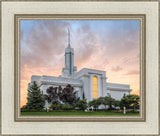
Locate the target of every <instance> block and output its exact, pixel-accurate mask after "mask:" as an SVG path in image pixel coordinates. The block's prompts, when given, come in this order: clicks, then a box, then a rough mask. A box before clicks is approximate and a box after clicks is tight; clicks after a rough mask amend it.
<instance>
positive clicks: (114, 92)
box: [28, 34, 131, 101]
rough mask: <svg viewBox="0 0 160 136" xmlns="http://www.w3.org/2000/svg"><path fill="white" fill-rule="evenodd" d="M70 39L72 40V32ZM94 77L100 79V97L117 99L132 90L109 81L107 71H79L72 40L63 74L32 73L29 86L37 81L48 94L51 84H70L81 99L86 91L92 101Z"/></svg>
mask: <svg viewBox="0 0 160 136" xmlns="http://www.w3.org/2000/svg"><path fill="white" fill-rule="evenodd" d="M68 41H70V34H69V40H68ZM92 77H96V78H97V79H98V83H97V84H98V85H97V86H98V87H97V88H98V90H97V91H98V97H101V96H103V97H104V96H111V97H112V98H115V99H116V100H120V99H121V98H122V97H123V96H124V95H128V94H130V92H131V89H130V86H129V85H125V84H116V83H108V82H107V77H106V72H105V71H100V70H95V69H87V68H83V69H81V70H80V71H79V72H77V67H76V66H74V49H73V48H71V46H70V42H69V43H68V47H67V48H66V49H65V67H64V68H63V69H62V75H60V76H59V77H53V76H44V75H43V76H37V75H32V77H31V83H29V84H28V87H29V86H30V85H32V83H33V82H34V81H36V83H37V84H38V85H39V86H40V89H41V91H42V92H43V94H46V89H47V88H49V87H50V86H53V87H58V86H60V85H61V86H62V88H63V87H65V86H66V85H67V84H70V85H71V86H73V87H74V91H77V95H78V97H80V99H82V98H83V93H84V96H85V98H86V99H87V101H91V100H93V85H92Z"/></svg>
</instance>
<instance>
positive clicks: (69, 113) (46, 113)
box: [21, 111, 139, 116]
mask: <svg viewBox="0 0 160 136" xmlns="http://www.w3.org/2000/svg"><path fill="white" fill-rule="evenodd" d="M21 115H22V116H37V115H38V116H139V112H134V113H133V112H128V113H127V114H125V115H124V114H123V112H115V111H106V112H105V111H99V112H96V111H94V112H91V111H90V112H83V111H76V112H72V111H71V112H21Z"/></svg>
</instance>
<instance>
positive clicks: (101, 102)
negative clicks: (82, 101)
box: [98, 97, 108, 110]
mask: <svg viewBox="0 0 160 136" xmlns="http://www.w3.org/2000/svg"><path fill="white" fill-rule="evenodd" d="M98 100H99V103H100V104H102V105H104V107H105V110H107V109H106V106H107V104H108V101H107V100H106V97H99V98H98Z"/></svg>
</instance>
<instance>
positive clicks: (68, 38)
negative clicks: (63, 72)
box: [68, 27, 70, 47]
mask: <svg viewBox="0 0 160 136" xmlns="http://www.w3.org/2000/svg"><path fill="white" fill-rule="evenodd" d="M68 47H70V29H69V27H68Z"/></svg>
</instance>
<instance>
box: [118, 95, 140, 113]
mask: <svg viewBox="0 0 160 136" xmlns="http://www.w3.org/2000/svg"><path fill="white" fill-rule="evenodd" d="M139 101H140V97H139V96H138V95H127V96H125V97H124V98H122V99H121V102H120V103H121V104H120V105H121V108H123V107H124V106H125V107H126V108H130V107H131V106H133V107H134V111H135V109H136V106H138V104H139Z"/></svg>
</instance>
